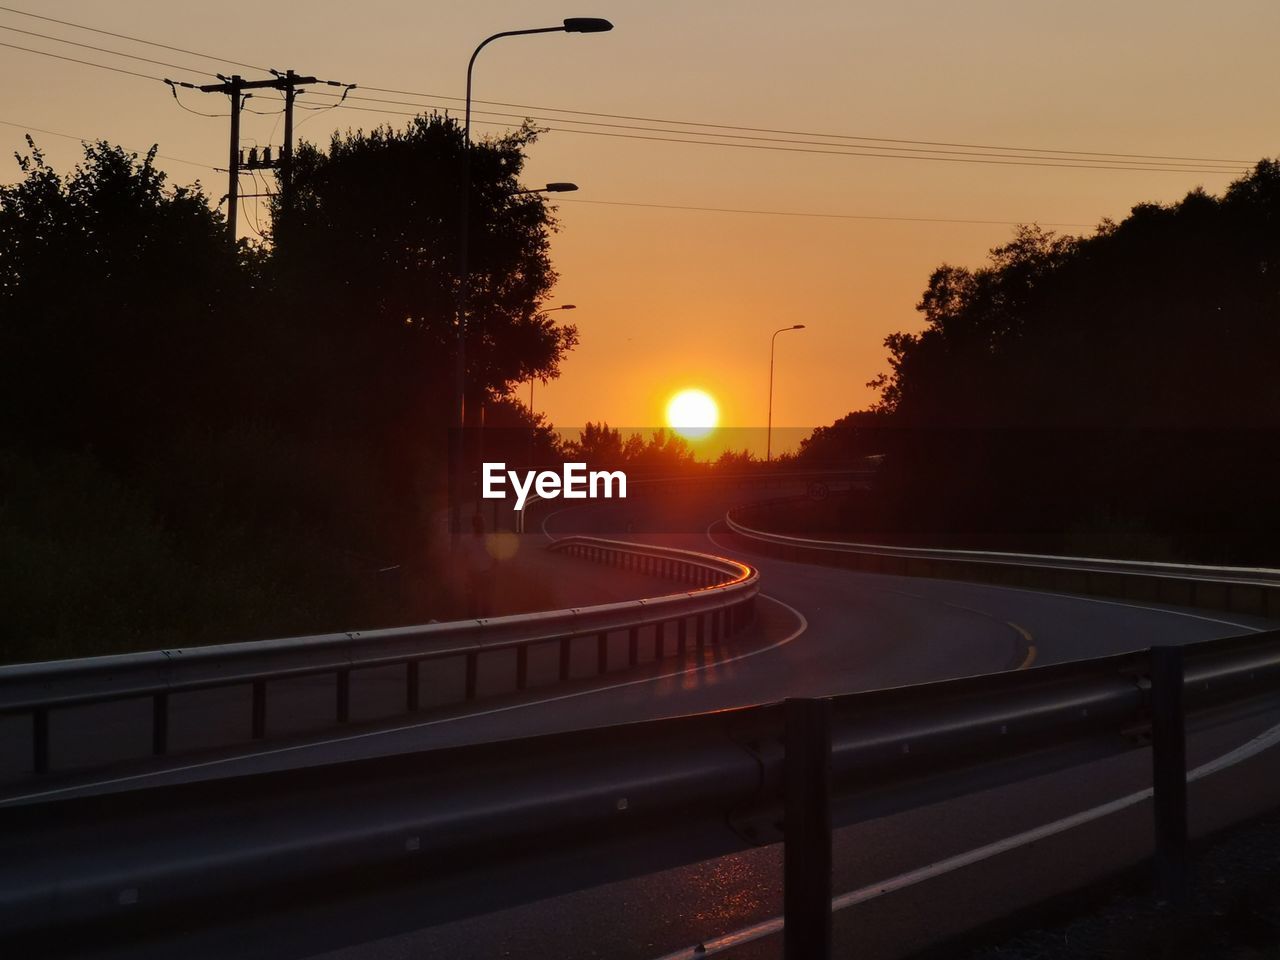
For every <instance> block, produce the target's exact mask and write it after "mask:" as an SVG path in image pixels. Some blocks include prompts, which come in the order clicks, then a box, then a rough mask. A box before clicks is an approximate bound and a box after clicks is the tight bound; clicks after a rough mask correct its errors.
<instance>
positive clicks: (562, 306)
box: [560, 303, 578, 310]
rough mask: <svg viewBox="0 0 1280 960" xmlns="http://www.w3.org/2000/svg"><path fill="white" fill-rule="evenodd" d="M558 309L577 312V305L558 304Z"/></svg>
mask: <svg viewBox="0 0 1280 960" xmlns="http://www.w3.org/2000/svg"><path fill="white" fill-rule="evenodd" d="M560 309H561V310H577V309H578V305H577V304H576V303H562V304H560Z"/></svg>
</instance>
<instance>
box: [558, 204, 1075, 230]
mask: <svg viewBox="0 0 1280 960" xmlns="http://www.w3.org/2000/svg"><path fill="white" fill-rule="evenodd" d="M555 202H556V203H557V204H561V203H586V204H591V205H593V206H603V207H643V208H648V209H653V210H688V211H696V212H699V213H737V214H754V215H758V216H766V217H806V218H810V217H812V218H818V219H826V220H874V221H880V220H884V221H891V222H894V223H958V224H978V225H982V226H1000V227H1017V226H1022V225H1023V224H1024V223H1027V222H1028V221H1026V220H975V219H965V218H960V217H889V216H878V215H874V214H865V213H814V212H811V211H802V210H752V209H747V208H741V207H698V206H689V205H685V204H678V203H640V202H635V201H626V200H584V199H580V198H570V197H557V198H556V200H555ZM1032 222H1035V223H1038V224H1039V225H1040V226H1045V227H1072V228H1084V229H1089V228H1091V227H1093V226H1094V224H1091V223H1051V222H1049V221H1042V220H1037V221H1032Z"/></svg>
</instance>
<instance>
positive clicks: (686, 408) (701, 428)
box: [667, 390, 720, 440]
mask: <svg viewBox="0 0 1280 960" xmlns="http://www.w3.org/2000/svg"><path fill="white" fill-rule="evenodd" d="M719 422H720V410H719V408H717V407H716V402H715V400H713V399H712V398H711V394H709V393H707V392H706V391H705V390H681V391H680V392H679V393H677V394H676V395H675V396H674V397H672V398H671V399H670V401H668V402H667V426H669V427H670V428H671V429H672V430H674V431H675V432H676V433H678V434H679V435H680V436H682V437H684V438H685V439H687V440H701V439H702V438H703V437H705V436H706V435H707V434H709V433H710V432H711V431H712V430H714V429H715V427H716V424H717V423H719Z"/></svg>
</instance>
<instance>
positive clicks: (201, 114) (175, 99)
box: [162, 80, 231, 119]
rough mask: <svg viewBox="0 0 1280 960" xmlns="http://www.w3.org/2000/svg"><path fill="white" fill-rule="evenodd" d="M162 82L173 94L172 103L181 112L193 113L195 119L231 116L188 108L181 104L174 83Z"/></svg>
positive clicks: (170, 81)
mask: <svg viewBox="0 0 1280 960" xmlns="http://www.w3.org/2000/svg"><path fill="white" fill-rule="evenodd" d="M162 82H163V83H165V84H167V85H168V87H169V91H170V92H171V93H172V94H173V102H174V103H176V104H177V105H178V106H179V107H181V108H182V109H183V110H185V111H187V113H194V114H195V115H196V116H197V117H209V118H210V119H216V118H218V117H229V116H231V114H229V113H205V112H204V111H203V110H196V109H195V108H193V107H188V106H187V105H186V104H185V103H183V102H182V98H181V97H180V96H178V85H177V84H176V83H174V82H173V81H172V80H164V81H162Z"/></svg>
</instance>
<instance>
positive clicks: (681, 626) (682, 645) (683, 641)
mask: <svg viewBox="0 0 1280 960" xmlns="http://www.w3.org/2000/svg"><path fill="white" fill-rule="evenodd" d="M688 652H689V621H687V620H686V619H685V618H684V617H681V618H680V619H679V620H678V621H676V656H678V657H683V656H684V655H685V654H687V653H688Z"/></svg>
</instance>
